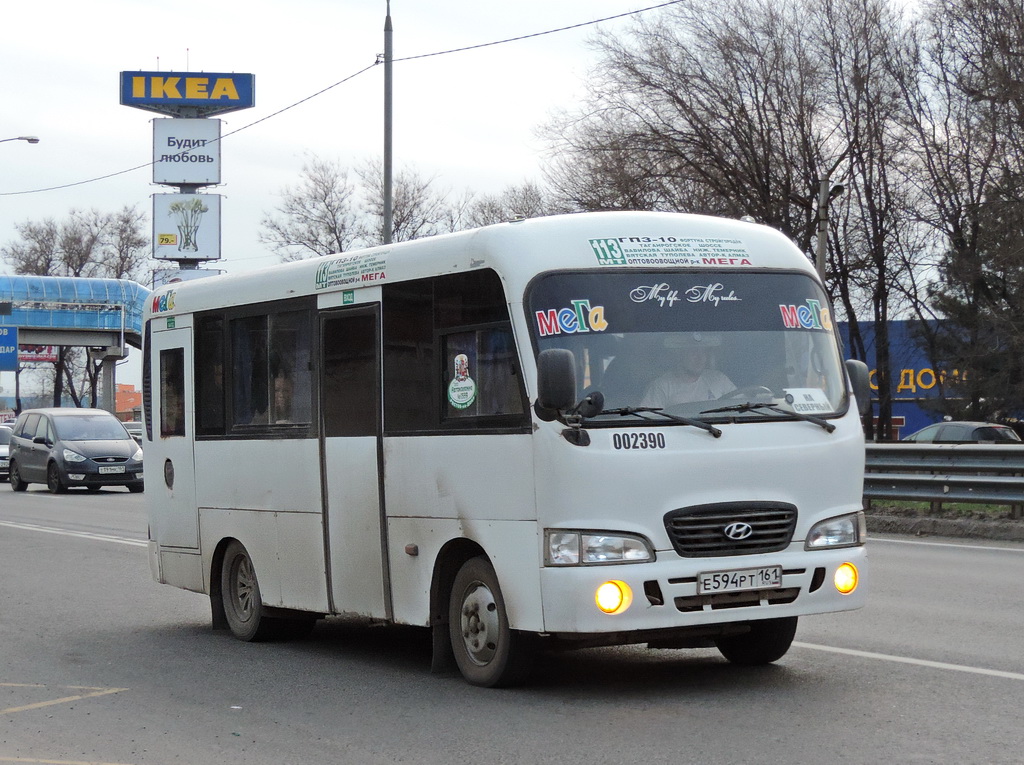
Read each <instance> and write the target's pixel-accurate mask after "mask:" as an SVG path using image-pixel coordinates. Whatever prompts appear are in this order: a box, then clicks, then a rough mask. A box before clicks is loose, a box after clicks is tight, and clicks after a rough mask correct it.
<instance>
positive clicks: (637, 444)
mask: <svg viewBox="0 0 1024 765" xmlns="http://www.w3.org/2000/svg"><path fill="white" fill-rule="evenodd" d="M612 446H613V447H615V448H616V449H664V448H665V434H664V433H615V434H613V435H612Z"/></svg>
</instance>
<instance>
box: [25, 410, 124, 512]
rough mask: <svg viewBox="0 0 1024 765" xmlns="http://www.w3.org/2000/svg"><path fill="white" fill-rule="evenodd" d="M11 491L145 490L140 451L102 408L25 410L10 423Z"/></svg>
mask: <svg viewBox="0 0 1024 765" xmlns="http://www.w3.org/2000/svg"><path fill="white" fill-rule="evenodd" d="M10 479H11V488H12V489H14V490H15V491H24V490H25V489H26V488H27V487H28V485H29V484H30V483H45V484H46V485H47V487H48V488H49V489H50V491H52V492H53V493H54V494H59V493H61V492H63V491H65V490H67V489H68V487H71V486H84V487H85V488H86V489H88V490H89V491H99V489H100V488H101V487H103V486H126V487H128V490H129V491H133V492H139V491H142V490H143V487H144V484H143V479H142V449H141V447H140V446H139V445H138V444H137V443H135V441H134V440H133V439H132V437H131V436H129V435H128V432H127V431H126V430H125V429H124V425H122V424H121V422H120V421H119V420H118V419H117V418H116V417H114V415H112V414H110V412H105V411H103V410H102V409H70V408H69V409H29V410H27V411H24V412H22V413H21V415H20V416H19V417H18V419H17V421H16V422H15V423H14V428H13V435H12V438H11V454H10Z"/></svg>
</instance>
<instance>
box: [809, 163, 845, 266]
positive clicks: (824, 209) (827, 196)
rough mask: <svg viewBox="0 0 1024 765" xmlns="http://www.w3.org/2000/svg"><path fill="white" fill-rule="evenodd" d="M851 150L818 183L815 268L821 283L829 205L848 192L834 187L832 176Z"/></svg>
mask: <svg viewBox="0 0 1024 765" xmlns="http://www.w3.org/2000/svg"><path fill="white" fill-rule="evenodd" d="M848 151H849V150H847V151H844V152H843V153H842V154H841V155H839V159H837V160H836V161H835V164H833V165H832V167H831V168H830V169H829V170H828V171H827V172H826V173H825V177H824V178H821V179H820V180H819V181H818V216H817V217H818V235H817V241H816V242H815V244H816V245H817V252H816V255H815V258H814V267H815V268H816V269H817V271H818V278H819V279H821V283H822V284H824V283H825V254H826V245H827V243H828V205H829V202H831V201H832V200H833V199H835V198H836V197H837V196H839V195H840V194H842V193H843V192H844V191H846V187H845V186H843V185H842V184H841V183H837V184H836V185H835V186H832V174H833V173H834V172H835V171H836V170H838V169H839V165H840V163H842V161H843V160H844V159H846V155H847V153H848Z"/></svg>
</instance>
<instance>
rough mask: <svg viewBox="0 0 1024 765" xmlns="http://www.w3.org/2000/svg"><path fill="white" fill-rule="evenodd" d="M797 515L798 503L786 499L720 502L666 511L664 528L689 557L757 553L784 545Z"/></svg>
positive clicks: (678, 548) (787, 541)
mask: <svg viewBox="0 0 1024 765" xmlns="http://www.w3.org/2000/svg"><path fill="white" fill-rule="evenodd" d="M796 517H797V509H796V506H795V505H790V504H788V503H785V502H758V503H750V502H719V503H715V504H712V505H694V506H693V507H684V508H680V509H679V510H672V511H671V512H669V513H666V514H665V530H666V531H667V532H668V536H669V539H670V540H671V541H672V546H673V547H674V548H675V550H676V552H677V553H679V554H680V555H682V556H684V557H687V558H710V557H713V556H728V555H755V554H757V553H768V552H776V551H778V550H783V549H785V548H786V547H787V546H788V545H789V543H790V541H791V540H792V539H793V531H794V529H795V528H796Z"/></svg>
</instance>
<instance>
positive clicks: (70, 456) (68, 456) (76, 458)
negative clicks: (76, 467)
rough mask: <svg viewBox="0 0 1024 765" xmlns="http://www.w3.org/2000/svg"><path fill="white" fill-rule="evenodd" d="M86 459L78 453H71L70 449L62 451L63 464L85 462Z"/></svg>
mask: <svg viewBox="0 0 1024 765" xmlns="http://www.w3.org/2000/svg"><path fill="white" fill-rule="evenodd" d="M86 459H87V458H86V457H83V456H82V455H81V454H79V453H78V452H73V451H71V450H70V449H65V450H64V461H65V462H85V460H86Z"/></svg>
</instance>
